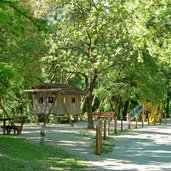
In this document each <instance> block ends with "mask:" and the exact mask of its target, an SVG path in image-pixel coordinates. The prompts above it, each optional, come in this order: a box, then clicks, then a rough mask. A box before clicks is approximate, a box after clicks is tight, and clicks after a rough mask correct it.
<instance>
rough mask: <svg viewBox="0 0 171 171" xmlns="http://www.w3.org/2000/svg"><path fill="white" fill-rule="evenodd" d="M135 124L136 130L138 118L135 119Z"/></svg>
mask: <svg viewBox="0 0 171 171" xmlns="http://www.w3.org/2000/svg"><path fill="white" fill-rule="evenodd" d="M135 122H136V124H135V128H138V116H136V117H135Z"/></svg>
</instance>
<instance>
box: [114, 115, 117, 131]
mask: <svg viewBox="0 0 171 171" xmlns="http://www.w3.org/2000/svg"><path fill="white" fill-rule="evenodd" d="M114 119H115V120H114V122H115V125H114V129H115V130H114V132H115V134H116V133H117V116H115V118H114Z"/></svg>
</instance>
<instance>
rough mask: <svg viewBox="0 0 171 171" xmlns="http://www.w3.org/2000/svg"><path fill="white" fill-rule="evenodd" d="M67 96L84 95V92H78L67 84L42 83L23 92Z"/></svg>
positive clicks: (78, 90)
mask: <svg viewBox="0 0 171 171" xmlns="http://www.w3.org/2000/svg"><path fill="white" fill-rule="evenodd" d="M57 91H60V92H61V93H62V94H68V95H85V91H82V90H80V89H79V88H77V87H76V86H74V85H68V84H54V83H42V84H40V85H39V86H38V87H37V88H34V89H31V90H25V91H24V92H32V93H35V92H57Z"/></svg>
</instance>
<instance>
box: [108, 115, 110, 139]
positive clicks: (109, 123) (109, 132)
mask: <svg viewBox="0 0 171 171" xmlns="http://www.w3.org/2000/svg"><path fill="white" fill-rule="evenodd" d="M109 135H110V118H108V136H109Z"/></svg>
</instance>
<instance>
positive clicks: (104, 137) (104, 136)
mask: <svg viewBox="0 0 171 171" xmlns="http://www.w3.org/2000/svg"><path fill="white" fill-rule="evenodd" d="M106 126H107V124H106V119H105V120H104V130H103V131H104V134H103V139H104V140H106Z"/></svg>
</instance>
